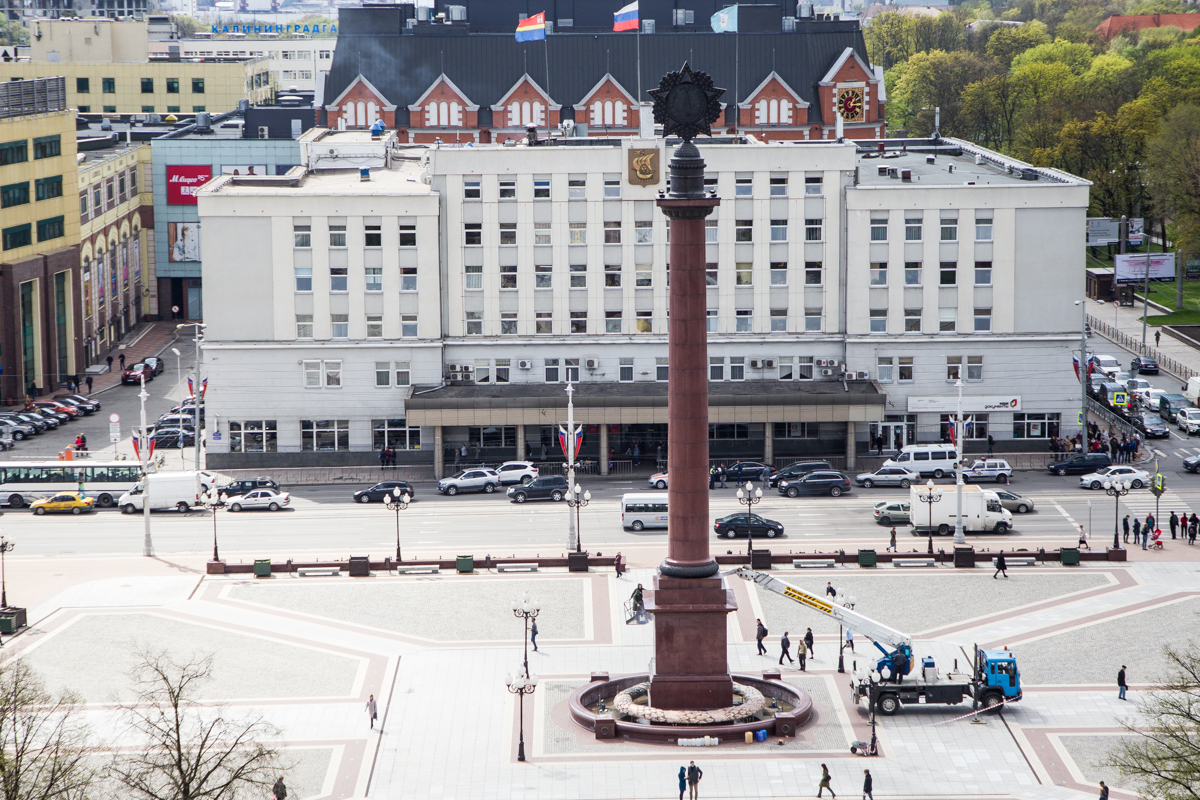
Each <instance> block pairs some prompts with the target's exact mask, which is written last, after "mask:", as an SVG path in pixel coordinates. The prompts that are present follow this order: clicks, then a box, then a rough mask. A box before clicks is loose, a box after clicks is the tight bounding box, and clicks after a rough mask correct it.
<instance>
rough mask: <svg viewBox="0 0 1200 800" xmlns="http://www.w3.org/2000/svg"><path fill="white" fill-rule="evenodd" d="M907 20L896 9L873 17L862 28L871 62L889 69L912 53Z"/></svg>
mask: <svg viewBox="0 0 1200 800" xmlns="http://www.w3.org/2000/svg"><path fill="white" fill-rule="evenodd" d="M909 20H910V18H909V17H907V16H905V15H904V14H901V13H900V12H898V11H887V12H885V13H883V14H880V15H879V16H877V17H875V18H873V19H872V20H871V24H870V25H868V26H866V28H864V29H863V39H864V40H865V41H866V44H867V54H868V55H869V56H870V57H871V63H873V64H880V65H882V66H883V68H884V69H885V70H889V69H891V68H892V66H894V65H895V64H899V63H900V62H902V61H907V60H908V57H909V56H910V55H912V44H911V39H910V29H911V25H910V24H909Z"/></svg>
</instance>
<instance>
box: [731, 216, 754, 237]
mask: <svg viewBox="0 0 1200 800" xmlns="http://www.w3.org/2000/svg"><path fill="white" fill-rule="evenodd" d="M733 240H734V241H735V242H753V241H754V220H752V219H739V220H734V223H733Z"/></svg>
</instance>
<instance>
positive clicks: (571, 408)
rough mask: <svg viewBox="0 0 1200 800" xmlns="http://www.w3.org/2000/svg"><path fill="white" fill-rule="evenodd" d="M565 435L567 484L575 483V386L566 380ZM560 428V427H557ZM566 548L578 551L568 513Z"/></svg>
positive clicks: (572, 484) (572, 522)
mask: <svg viewBox="0 0 1200 800" xmlns="http://www.w3.org/2000/svg"><path fill="white" fill-rule="evenodd" d="M566 392H567V436H566V439H564V442H565V443H566V452H565V453H563V455H565V456H566V457H567V486H574V485H575V456H576V453H575V441H576V440H575V402H574V401H575V386H574V384H572V383H571V381H570V380H569V379H568V380H567V388H566ZM559 430H560V431H561V430H562V427H561V426H560V427H559ZM567 549H574V550H575V552H577V553H578V552H580V551H579V540H578V534H577V533H576V531H575V517H574V516H572V515H571V514H570V513H568V514H567Z"/></svg>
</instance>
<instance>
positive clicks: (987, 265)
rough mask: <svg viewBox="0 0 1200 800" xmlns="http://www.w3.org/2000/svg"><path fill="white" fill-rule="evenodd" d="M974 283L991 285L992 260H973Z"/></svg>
mask: <svg viewBox="0 0 1200 800" xmlns="http://www.w3.org/2000/svg"><path fill="white" fill-rule="evenodd" d="M975 285H976V286H991V285H992V262H990V261H976V262H975Z"/></svg>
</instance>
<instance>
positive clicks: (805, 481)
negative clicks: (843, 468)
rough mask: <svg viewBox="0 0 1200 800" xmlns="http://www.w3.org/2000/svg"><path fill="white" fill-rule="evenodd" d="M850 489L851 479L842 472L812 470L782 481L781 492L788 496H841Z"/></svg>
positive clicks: (780, 483) (780, 484)
mask: <svg viewBox="0 0 1200 800" xmlns="http://www.w3.org/2000/svg"><path fill="white" fill-rule="evenodd" d="M848 491H850V479H849V478H847V477H846V476H845V475H843V474H842V473H840V472H824V471H821V472H810V473H808V474H807V475H805V476H803V477H801V478H797V479H796V480H794V481H780V482H779V493H780V494H786V495H787V496H788V497H799V496H800V495H802V494H827V495H829V496H830V497H840V496H841V495H842V494H843V493H844V492H848Z"/></svg>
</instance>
